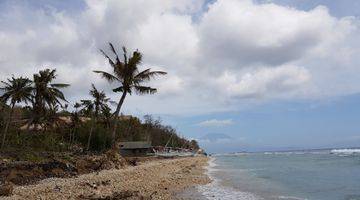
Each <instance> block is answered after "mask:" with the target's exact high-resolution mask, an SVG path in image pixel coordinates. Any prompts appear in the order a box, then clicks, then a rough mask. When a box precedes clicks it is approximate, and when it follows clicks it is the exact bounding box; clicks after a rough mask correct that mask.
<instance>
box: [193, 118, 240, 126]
mask: <svg viewBox="0 0 360 200" xmlns="http://www.w3.org/2000/svg"><path fill="white" fill-rule="evenodd" d="M233 123H234V122H233V120H232V119H224V120H218V119H210V120H206V121H203V122H200V123H198V124H197V125H198V126H205V127H212V126H229V125H232V124H233Z"/></svg>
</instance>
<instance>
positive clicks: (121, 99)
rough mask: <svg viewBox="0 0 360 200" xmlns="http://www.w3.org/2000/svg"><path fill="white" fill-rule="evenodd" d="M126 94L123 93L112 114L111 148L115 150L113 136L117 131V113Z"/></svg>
mask: <svg viewBox="0 0 360 200" xmlns="http://www.w3.org/2000/svg"><path fill="white" fill-rule="evenodd" d="M126 94H127V92H126V91H124V92H123V94H122V95H121V98H120V101H119V103H118V105H117V108H116V111H115V113H114V125H113V129H112V134H111V139H112V147H113V148H116V144H115V143H116V142H115V136H116V129H117V126H118V116H119V113H120V109H121V106H122V105H123V103H124V100H125V97H126Z"/></svg>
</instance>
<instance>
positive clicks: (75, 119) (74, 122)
mask: <svg viewBox="0 0 360 200" xmlns="http://www.w3.org/2000/svg"><path fill="white" fill-rule="evenodd" d="M81 106H82V105H81V104H80V103H78V102H76V103H75V104H74V108H75V110H74V111H73V112H72V113H71V114H70V120H71V123H70V135H69V136H70V138H69V142H70V144H72V143H73V142H74V141H75V132H77V129H78V126H79V124H80V123H81V119H80V116H79V113H78V109H79V108H80V107H81Z"/></svg>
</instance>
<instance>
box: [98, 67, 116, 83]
mask: <svg viewBox="0 0 360 200" xmlns="http://www.w3.org/2000/svg"><path fill="white" fill-rule="evenodd" d="M93 72H95V73H97V74H100V75H101V76H102V77H103V78H105V79H106V80H107V81H109V82H110V83H111V82H113V81H115V80H117V81H119V79H118V78H117V77H116V76H114V75H112V74H110V73H108V72H104V71H98V70H95V71H93Z"/></svg>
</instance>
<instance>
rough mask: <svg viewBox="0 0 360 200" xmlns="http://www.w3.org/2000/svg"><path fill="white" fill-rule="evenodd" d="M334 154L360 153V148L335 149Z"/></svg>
mask: <svg viewBox="0 0 360 200" xmlns="http://www.w3.org/2000/svg"><path fill="white" fill-rule="evenodd" d="M330 152H331V153H333V154H360V149H333V150H331V151H330Z"/></svg>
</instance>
